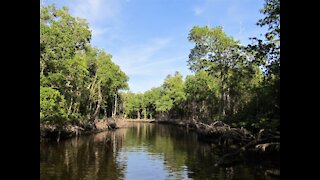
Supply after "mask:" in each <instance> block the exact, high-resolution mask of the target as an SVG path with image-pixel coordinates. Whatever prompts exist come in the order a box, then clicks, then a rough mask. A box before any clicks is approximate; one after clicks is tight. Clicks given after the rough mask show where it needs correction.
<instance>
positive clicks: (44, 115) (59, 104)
mask: <svg viewBox="0 0 320 180" xmlns="http://www.w3.org/2000/svg"><path fill="white" fill-rule="evenodd" d="M65 105H66V104H65V99H64V97H63V95H61V94H60V93H59V91H57V90H55V89H52V88H50V87H42V86H40V121H41V122H44V121H50V122H53V123H61V122H64V121H65V120H66V111H65Z"/></svg>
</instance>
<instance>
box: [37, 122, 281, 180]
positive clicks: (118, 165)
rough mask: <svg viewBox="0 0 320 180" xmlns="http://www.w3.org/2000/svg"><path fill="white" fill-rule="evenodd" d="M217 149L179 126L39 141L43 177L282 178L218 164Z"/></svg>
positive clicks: (138, 126) (149, 126)
mask: <svg viewBox="0 0 320 180" xmlns="http://www.w3.org/2000/svg"><path fill="white" fill-rule="evenodd" d="M219 154H220V152H219V150H218V149H217V148H214V147H211V146H210V145H209V144H205V143H202V142H199V141H197V136H196V134H194V133H193V132H188V131H186V130H184V129H180V128H179V127H177V126H171V125H162V124H154V123H152V124H149V123H132V125H131V126H130V127H128V128H123V129H118V130H116V131H107V132H102V133H98V134H94V135H88V136H81V137H78V138H73V139H69V140H65V141H62V142H60V143H56V142H55V143H53V142H51V143H41V144H40V179H42V180H51V179H52V180H53V179H54V180H60V179H61V180H76V179H88V180H89V179H130V180H131V179H154V180H155V179H279V177H277V178H276V177H269V176H265V175H264V170H265V169H264V168H263V167H259V166H255V165H248V164H240V165H236V166H233V167H215V166H214V164H215V162H216V161H217V159H218V157H219Z"/></svg>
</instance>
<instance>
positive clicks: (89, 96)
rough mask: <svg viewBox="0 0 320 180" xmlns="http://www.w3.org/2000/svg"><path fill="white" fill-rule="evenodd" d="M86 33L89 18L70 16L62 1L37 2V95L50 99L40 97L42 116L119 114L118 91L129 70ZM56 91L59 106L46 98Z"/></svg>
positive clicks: (70, 117)
mask: <svg viewBox="0 0 320 180" xmlns="http://www.w3.org/2000/svg"><path fill="white" fill-rule="evenodd" d="M90 39H91V31H90V30H89V26H88V23H86V21H85V20H84V19H81V18H78V17H72V16H71V15H70V14H69V12H68V9H67V8H66V7H63V8H61V9H57V8H56V7H55V6H54V5H49V6H42V7H41V8H40V85H41V87H42V91H43V92H42V96H41V97H46V96H48V98H49V99H50V101H49V100H45V99H42V100H41V102H42V103H41V110H40V116H41V119H42V120H47V119H64V120H66V119H68V120H72V121H79V120H83V119H95V118H99V117H102V116H109V115H111V112H112V113H113V115H116V114H117V111H118V108H117V107H118V106H119V104H118V103H117V102H118V100H119V98H120V97H119V96H117V94H118V91H119V90H121V89H127V88H128V84H127V81H128V76H127V75H126V74H125V73H124V72H122V71H121V69H120V68H119V66H117V65H116V64H114V63H113V62H112V60H111V58H112V56H111V55H110V54H107V53H105V52H104V51H103V50H99V49H97V48H92V47H91V45H90ZM49 89H51V90H49ZM60 96H61V99H63V101H62V100H61V103H62V104H59V103H60V101H59V103H58V104H57V105H56V106H58V105H59V108H57V107H56V106H53V105H52V104H50V103H53V102H55V101H58V100H59V97H60ZM53 111H57V112H56V113H54V112H53Z"/></svg>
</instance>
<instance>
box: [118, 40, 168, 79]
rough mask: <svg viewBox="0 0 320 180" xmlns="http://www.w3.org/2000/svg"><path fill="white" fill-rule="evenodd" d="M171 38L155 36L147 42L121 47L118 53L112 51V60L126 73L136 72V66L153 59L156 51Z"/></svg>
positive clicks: (162, 47)
mask: <svg viewBox="0 0 320 180" xmlns="http://www.w3.org/2000/svg"><path fill="white" fill-rule="evenodd" d="M170 41H171V39H170V38H162V39H160V38H157V39H153V40H151V41H150V42H148V43H145V44H139V45H135V46H131V47H123V48H122V50H120V51H119V52H118V53H113V54H114V56H113V57H114V58H113V60H114V61H115V62H116V63H117V64H119V65H120V67H121V68H122V70H124V71H125V72H126V73H127V74H128V75H132V74H136V73H137V70H136V68H137V67H140V66H143V65H145V63H148V62H152V61H154V60H155V58H157V57H156V55H157V53H158V52H159V51H160V50H162V49H164V48H166V47H167V46H168V45H169V43H170Z"/></svg>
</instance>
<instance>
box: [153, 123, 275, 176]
mask: <svg viewBox="0 0 320 180" xmlns="http://www.w3.org/2000/svg"><path fill="white" fill-rule="evenodd" d="M156 122H158V123H166V124H173V125H177V126H182V127H185V128H186V129H188V130H192V131H195V132H196V133H197V134H198V140H200V141H205V142H208V143H210V144H211V145H212V146H213V147H217V148H219V147H220V148H221V149H223V153H222V155H221V158H220V160H219V161H218V162H217V163H216V166H218V165H223V166H231V165H233V164H235V163H238V162H241V161H247V162H253V161H255V162H257V161H259V162H262V163H265V164H270V167H271V168H275V169H277V168H278V167H280V132H277V131H271V130H267V129H261V130H260V131H259V132H258V133H252V132H250V131H249V130H247V129H245V128H233V127H231V126H229V125H228V124H225V123H223V122H222V121H216V122H214V123H211V124H205V123H202V122H198V121H195V120H180V119H179V120H178V119H177V120H175V119H170V120H161V119H158V120H156ZM273 172H278V170H272V171H271V170H270V171H268V172H266V173H267V174H273V175H278V174H280V173H273Z"/></svg>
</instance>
